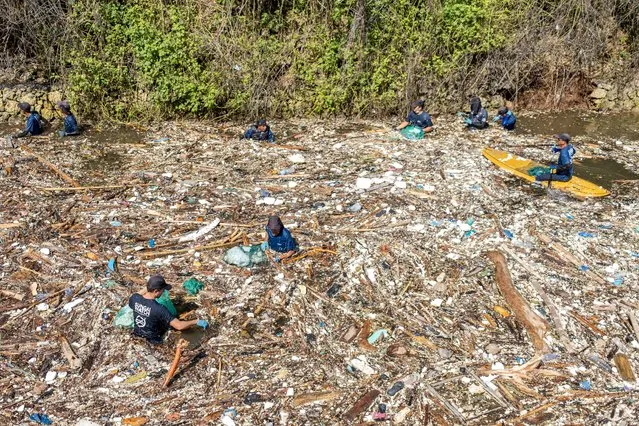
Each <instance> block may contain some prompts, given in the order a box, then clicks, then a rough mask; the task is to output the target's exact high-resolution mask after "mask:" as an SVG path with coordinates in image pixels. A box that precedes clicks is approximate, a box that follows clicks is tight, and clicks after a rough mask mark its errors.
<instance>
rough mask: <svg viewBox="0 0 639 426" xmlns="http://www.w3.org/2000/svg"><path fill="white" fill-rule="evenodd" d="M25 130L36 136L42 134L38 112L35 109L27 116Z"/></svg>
mask: <svg viewBox="0 0 639 426" xmlns="http://www.w3.org/2000/svg"><path fill="white" fill-rule="evenodd" d="M26 130H27V131H28V132H29V133H30V134H31V135H32V136H37V135H40V134H42V123H41V121H40V114H38V113H37V112H35V111H31V114H30V115H29V118H27V128H26Z"/></svg>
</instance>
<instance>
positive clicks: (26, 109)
mask: <svg viewBox="0 0 639 426" xmlns="http://www.w3.org/2000/svg"><path fill="white" fill-rule="evenodd" d="M18 109H19V110H20V112H21V113H22V114H24V115H29V114H31V105H30V104H29V103H28V102H20V103H18Z"/></svg>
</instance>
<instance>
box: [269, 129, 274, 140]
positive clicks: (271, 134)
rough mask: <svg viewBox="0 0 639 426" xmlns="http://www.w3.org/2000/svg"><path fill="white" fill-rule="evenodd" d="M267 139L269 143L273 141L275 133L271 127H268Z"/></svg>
mask: <svg viewBox="0 0 639 426" xmlns="http://www.w3.org/2000/svg"><path fill="white" fill-rule="evenodd" d="M268 141H269V142H271V143H273V142H275V134H274V133H273V131H272V130H271V129H268Z"/></svg>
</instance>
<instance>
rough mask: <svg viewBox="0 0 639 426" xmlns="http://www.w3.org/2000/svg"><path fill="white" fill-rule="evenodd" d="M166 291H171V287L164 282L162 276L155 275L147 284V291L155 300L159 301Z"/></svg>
mask: <svg viewBox="0 0 639 426" xmlns="http://www.w3.org/2000/svg"><path fill="white" fill-rule="evenodd" d="M164 290H171V285H169V284H167V283H166V281H164V277H163V276H162V275H153V276H152V277H151V278H149V281H148V282H147V283H146V291H147V292H148V293H151V294H152V295H153V298H154V299H157V298H158V297H160V296H161V295H162V293H164Z"/></svg>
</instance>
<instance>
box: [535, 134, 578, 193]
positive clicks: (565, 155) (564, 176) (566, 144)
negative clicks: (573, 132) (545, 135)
mask: <svg viewBox="0 0 639 426" xmlns="http://www.w3.org/2000/svg"><path fill="white" fill-rule="evenodd" d="M553 137H554V138H555V139H557V145H555V146H553V147H552V152H554V153H559V160H557V165H554V164H553V165H551V166H550V168H551V169H552V170H556V172H555V173H552V172H551V173H543V174H541V175H539V176H537V177H535V180H537V181H557V182H568V181H569V180H570V179H571V178H572V173H573V169H572V157H574V156H575V153H576V151H575V147H574V146H572V145H571V144H570V140H571V138H570V135H569V134H567V133H560V134H558V135H553Z"/></svg>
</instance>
